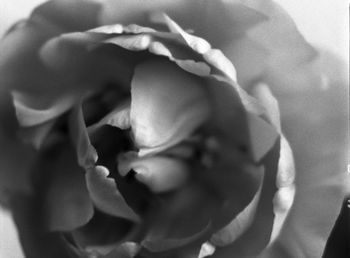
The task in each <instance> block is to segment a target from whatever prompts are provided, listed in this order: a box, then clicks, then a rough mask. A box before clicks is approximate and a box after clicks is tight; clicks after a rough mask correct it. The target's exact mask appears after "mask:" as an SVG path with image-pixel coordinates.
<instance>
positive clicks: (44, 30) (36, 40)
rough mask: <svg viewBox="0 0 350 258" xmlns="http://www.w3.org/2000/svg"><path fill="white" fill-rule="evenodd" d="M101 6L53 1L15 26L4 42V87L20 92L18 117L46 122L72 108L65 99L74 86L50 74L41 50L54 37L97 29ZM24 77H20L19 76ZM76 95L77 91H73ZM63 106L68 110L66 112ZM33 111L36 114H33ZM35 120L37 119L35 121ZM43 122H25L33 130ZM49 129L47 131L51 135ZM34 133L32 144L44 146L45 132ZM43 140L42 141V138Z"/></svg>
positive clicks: (0, 54)
mask: <svg viewBox="0 0 350 258" xmlns="http://www.w3.org/2000/svg"><path fill="white" fill-rule="evenodd" d="M99 6H100V5H99V4H98V3H96V2H92V1H75V2H71V1H64V0H63V1H61V0H53V1H49V2H46V3H44V4H42V5H40V6H39V7H37V8H36V9H35V10H34V11H33V13H32V15H31V16H30V18H29V19H28V20H27V21H25V22H22V23H20V24H18V25H17V26H15V27H14V28H13V29H12V30H11V31H10V32H9V33H8V34H7V35H6V36H5V37H4V38H3V39H2V40H1V42H0V83H1V86H2V87H5V88H6V90H16V91H18V92H19V93H20V95H21V97H20V98H17V97H18V95H17V96H16V98H15V102H16V106H17V107H19V108H18V109H17V114H18V115H19V118H20V122H23V121H22V119H21V118H23V117H26V115H27V114H28V111H29V112H30V113H31V114H34V113H41V114H40V116H41V115H42V113H45V114H46V120H50V119H53V118H55V117H57V115H59V114H61V113H62V112H64V111H65V110H66V109H67V108H69V107H71V105H66V104H68V102H69V101H68V102H67V101H65V100H63V101H62V99H65V98H66V97H67V95H70V96H71V95H74V94H72V89H71V88H70V87H71V86H69V87H67V85H66V84H65V83H64V82H63V81H64V80H62V78H60V77H59V76H57V74H55V73H53V72H52V71H49V70H48V69H47V68H46V67H45V66H43V64H42V63H41V61H40V60H39V58H38V51H39V49H40V47H41V46H42V45H43V44H44V43H45V41H47V40H48V39H50V38H51V37H53V36H56V35H58V34H60V33H63V32H68V31H72V30H73V31H76V30H85V29H87V28H90V26H96V19H97V13H98V11H99ZM18 74H20V76H18ZM73 91H74V90H73ZM62 103H65V104H64V106H65V107H64V108H62ZM32 111H33V112H32ZM31 118H33V117H31ZM46 120H45V122H46ZM40 122H43V121H34V120H32V121H30V122H29V123H28V121H25V122H24V123H23V125H25V126H31V125H34V124H36V123H40ZM47 129H48V128H47V127H45V130H46V131H47ZM38 130H39V131H40V132H39V133H37V132H36V130H31V131H33V132H31V134H32V133H33V134H34V135H33V139H32V141H33V142H35V144H37V145H38V144H39V143H40V141H41V140H40V139H39V138H42V137H44V135H45V134H43V133H42V132H43V130H44V129H42V128H38ZM45 130H44V131H45ZM38 137H39V138H38Z"/></svg>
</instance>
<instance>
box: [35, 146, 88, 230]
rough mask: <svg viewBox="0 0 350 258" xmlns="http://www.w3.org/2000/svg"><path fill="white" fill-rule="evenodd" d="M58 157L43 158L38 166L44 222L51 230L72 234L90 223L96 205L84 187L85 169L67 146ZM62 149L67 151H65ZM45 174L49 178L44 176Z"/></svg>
mask: <svg viewBox="0 0 350 258" xmlns="http://www.w3.org/2000/svg"><path fill="white" fill-rule="evenodd" d="M58 148H62V150H60V153H59V154H58V155H56V156H53V157H50V156H49V154H47V155H44V156H43V157H42V159H41V162H42V163H43V164H40V163H39V169H40V172H41V175H40V176H41V177H42V178H41V179H40V180H42V184H45V185H43V186H41V187H42V188H43V189H44V191H43V192H42V193H41V194H42V195H43V196H42V198H43V200H42V202H43V212H44V214H43V220H44V221H47V229H48V230H50V231H69V230H72V229H74V228H77V227H80V226H82V225H84V224H85V223H87V222H88V221H89V220H90V219H91V217H92V216H93V206H92V203H91V200H90V198H89V194H88V191H87V188H86V185H85V179H84V170H82V169H81V168H80V167H79V166H78V164H77V163H76V161H75V157H74V151H72V150H71V149H70V148H69V147H68V146H67V145H65V146H58ZM63 148H65V150H64V151H63ZM44 173H46V175H43V174H44Z"/></svg>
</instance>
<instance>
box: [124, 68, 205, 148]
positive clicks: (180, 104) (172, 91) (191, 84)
mask: <svg viewBox="0 0 350 258" xmlns="http://www.w3.org/2000/svg"><path fill="white" fill-rule="evenodd" d="M209 112H210V110H209V103H208V100H207V96H206V90H205V87H203V86H202V85H201V81H200V80H199V79H197V78H196V77H194V76H192V75H190V74H188V73H186V72H184V71H181V70H180V69H179V68H177V67H176V66H175V65H173V64H171V63H170V62H166V61H151V62H146V63H143V64H141V65H139V66H138V67H137V68H136V71H135V74H134V77H133V81H132V89H131V112H130V116H131V127H132V131H133V134H134V138H135V142H136V144H137V145H138V146H140V147H141V148H153V147H159V146H161V145H166V146H171V145H174V144H176V143H178V142H180V141H181V140H183V139H185V138H186V137H188V136H189V135H190V133H192V132H193V131H194V130H195V129H197V128H198V127H199V126H200V125H201V123H203V121H204V120H205V119H206V118H207V117H208V114H209ZM184 114H185V115H184Z"/></svg>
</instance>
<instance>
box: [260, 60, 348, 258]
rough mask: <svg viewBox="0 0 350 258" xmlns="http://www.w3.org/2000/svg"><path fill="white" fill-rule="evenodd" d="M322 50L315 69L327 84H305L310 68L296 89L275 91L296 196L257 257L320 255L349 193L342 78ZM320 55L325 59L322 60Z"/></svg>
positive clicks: (344, 100) (344, 95)
mask: <svg viewBox="0 0 350 258" xmlns="http://www.w3.org/2000/svg"><path fill="white" fill-rule="evenodd" d="M323 55H324V56H323V57H322V56H321V59H320V60H319V62H320V63H318V65H320V64H322V65H320V66H319V69H318V70H317V71H318V73H321V72H322V71H325V72H327V73H328V72H329V73H330V74H329V76H328V78H329V84H328V86H327V87H324V85H322V84H311V85H310V84H309V80H308V79H310V77H311V76H312V73H311V74H307V76H306V77H303V78H299V79H301V80H300V81H299V85H297V86H298V87H297V88H295V87H294V86H295V85H290V87H289V90H287V89H285V90H284V91H281V90H280V91H279V92H278V95H277V94H276V96H277V99H278V100H279V103H280V105H281V116H282V124H283V125H284V126H285V127H284V128H285V135H286V138H288V140H289V142H290V144H291V147H292V149H293V150H294V157H295V164H296V171H297V176H296V179H295V185H296V196H295V199H294V205H293V206H292V209H291V211H290V214H289V216H288V217H287V219H286V222H285V224H284V227H283V228H282V231H281V232H280V236H279V237H278V238H277V239H276V243H275V244H274V245H272V246H271V248H269V249H268V250H267V251H266V253H265V254H264V255H265V256H263V257H269V258H270V257H281V256H283V257H299V256H301V257H303V256H305V257H312V258H314V257H315V258H316V257H321V255H322V253H323V250H324V247H325V243H326V239H327V238H328V236H329V234H330V231H331V229H332V226H333V224H334V222H335V220H336V216H337V215H338V213H339V207H340V204H341V202H342V200H343V198H344V196H345V195H346V194H348V193H349V192H350V189H349V185H350V182H349V176H348V174H347V173H346V163H347V161H346V160H347V158H348V157H347V154H346V153H347V152H348V150H347V146H346V144H345V141H344V139H346V137H347V131H346V128H347V121H348V119H347V114H348V108H347V104H346V103H347V100H346V99H347V96H348V94H347V92H348V79H347V78H344V77H341V76H337V77H336V78H335V77H334V70H333V69H334V67H338V69H337V70H336V71H337V72H339V67H340V66H339V61H338V62H335V63H333V62H334V57H333V56H329V54H327V53H323ZM323 58H326V59H327V60H328V61H326V62H324V63H323V62H322V59H323ZM330 60H333V61H332V62H329V61H330ZM325 65H326V66H325ZM309 71H310V70H309ZM326 75H327V74H326ZM338 75H339V74H338ZM291 76H298V74H293V73H292V74H291ZM288 83H289V82H288ZM293 87H294V88H293ZM291 88H293V89H294V90H293V91H291V90H290V89H291Z"/></svg>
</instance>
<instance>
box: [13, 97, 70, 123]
mask: <svg viewBox="0 0 350 258" xmlns="http://www.w3.org/2000/svg"><path fill="white" fill-rule="evenodd" d="M12 96H13V103H14V106H15V109H16V115H17V119H18V121H19V123H20V124H21V125H22V126H34V125H38V124H42V123H45V122H48V121H49V120H51V119H53V118H55V117H57V116H59V115H61V114H62V113H64V112H65V111H67V110H68V109H70V108H71V107H72V106H73V105H74V102H75V101H76V99H77V98H76V97H75V96H74V95H73V96H71V95H68V96H65V97H64V98H63V99H58V100H57V103H54V104H53V106H51V107H48V108H47V109H44V110H37V109H34V108H31V107H28V106H26V105H25V104H24V103H23V102H22V101H21V96H20V94H18V93H17V92H13V93H12Z"/></svg>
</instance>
